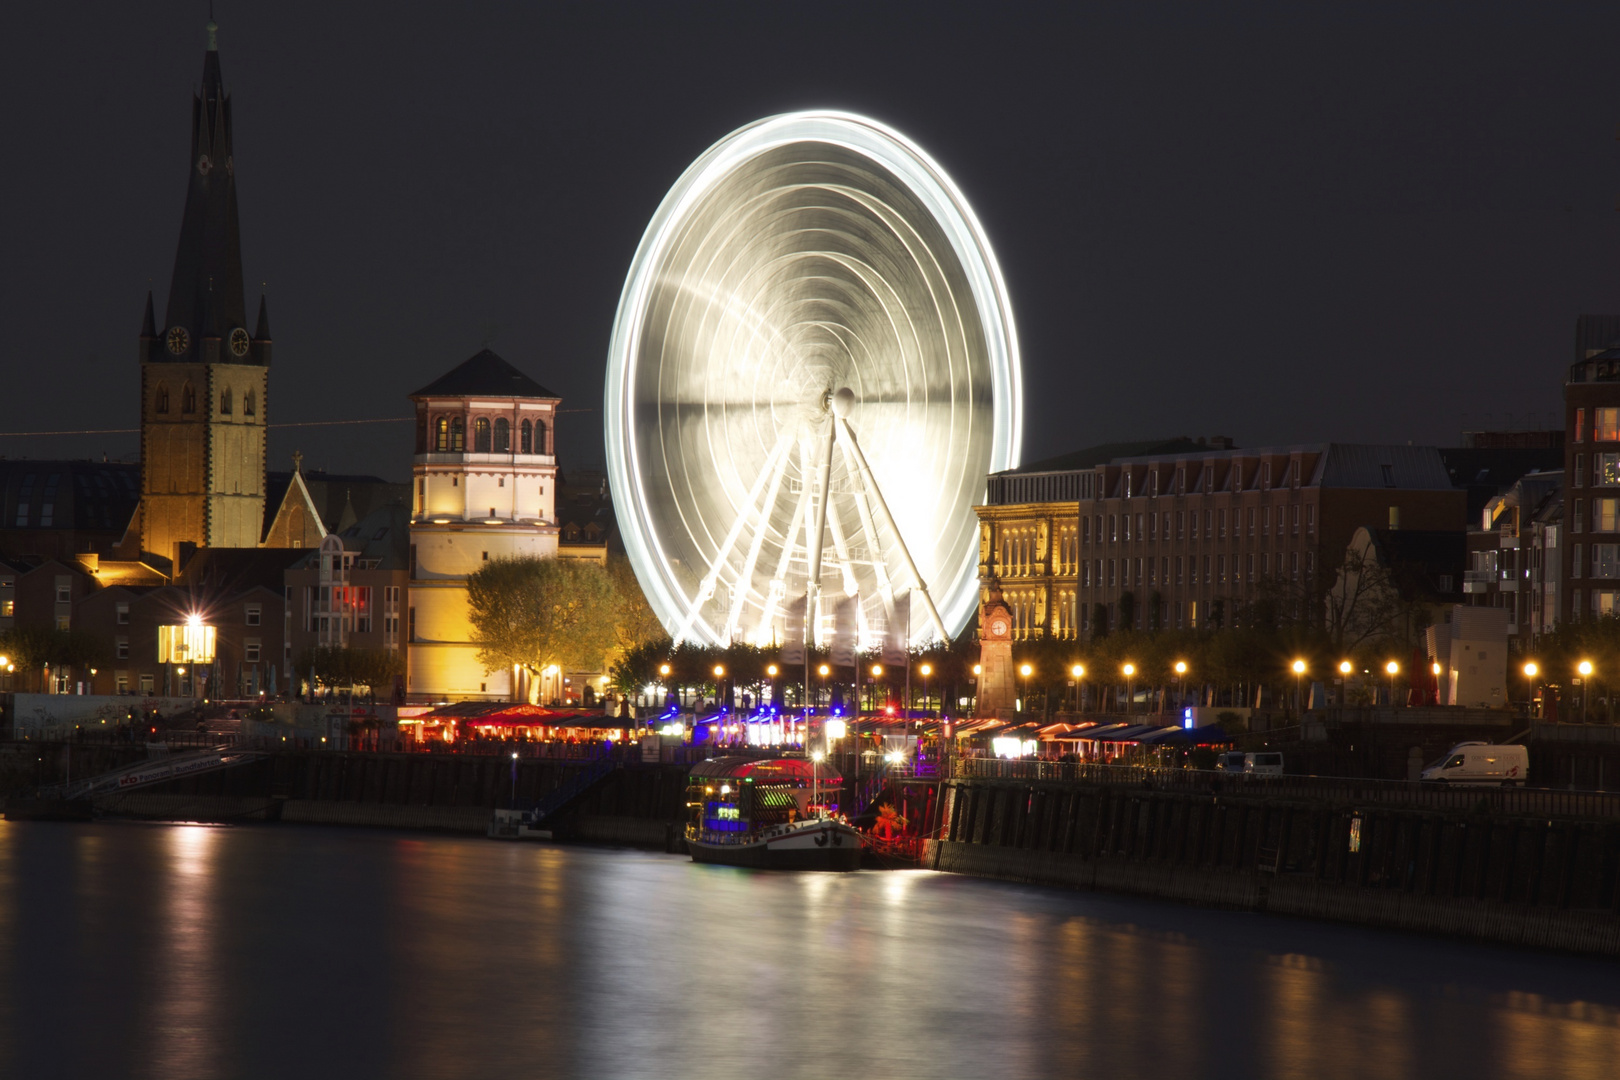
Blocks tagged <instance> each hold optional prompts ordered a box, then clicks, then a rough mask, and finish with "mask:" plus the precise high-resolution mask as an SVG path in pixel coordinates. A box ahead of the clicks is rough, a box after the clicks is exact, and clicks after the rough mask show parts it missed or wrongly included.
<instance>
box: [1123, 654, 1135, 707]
mask: <svg viewBox="0 0 1620 1080" xmlns="http://www.w3.org/2000/svg"><path fill="white" fill-rule="evenodd" d="M1119 670H1120V671H1122V672H1124V674H1125V715H1126V716H1129V715H1131V706H1132V705H1134V704H1136V665H1135V664H1132V663H1129V662H1127V663H1126V664H1125V665H1124V666H1123V667H1121V668H1120V669H1119Z"/></svg>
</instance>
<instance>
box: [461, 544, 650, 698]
mask: <svg viewBox="0 0 1620 1080" xmlns="http://www.w3.org/2000/svg"><path fill="white" fill-rule="evenodd" d="M467 612H468V617H469V618H470V620H471V621H472V626H473V633H474V635H475V636H476V637H477V639H478V660H479V662H480V663H481V664H483V665H484V669H485V670H486V671H497V670H500V669H502V668H510V667H513V666H517V667H521V668H524V669H525V670H527V671H530V672H533V673H535V674H539V673H540V672H541V671H543V670H545V668H546V667H548V666H550V665H553V664H555V665H556V666H557V667H559V668H561V669H562V670H564V671H581V670H584V671H594V670H597V669H599V668H600V667H602V666H603V661H604V659H605V658H606V656H607V654H608V653H609V652H610V651H611V650H613V649H614V648H616V647H618V644H619V636H618V617H619V614H620V598H619V594H618V590H617V589H616V588H615V587H614V583H613V578H612V576H611V575H610V574H609V572H608V570H607V569H606V568H605V567H603V566H600V565H598V564H596V563H593V562H587V561H585V560H582V559H557V558H552V559H541V558H536V557H534V556H520V557H518V558H513V559H493V560H491V561H490V562H489V564H488V565H486V566H484V567H483V568H482V569H480V570H479V571H478V572H477V573H476V574H474V575H472V576H471V577H470V578H468V579H467Z"/></svg>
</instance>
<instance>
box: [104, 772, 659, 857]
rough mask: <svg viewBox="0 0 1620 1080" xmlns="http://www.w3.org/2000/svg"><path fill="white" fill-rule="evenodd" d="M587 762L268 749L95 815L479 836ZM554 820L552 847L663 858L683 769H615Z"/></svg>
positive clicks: (112, 799)
mask: <svg viewBox="0 0 1620 1080" xmlns="http://www.w3.org/2000/svg"><path fill="white" fill-rule="evenodd" d="M590 764H591V763H590V762H588V761H581V760H568V759H549V758H521V759H519V760H518V762H517V763H516V783H515V785H514V783H513V770H514V766H513V762H512V760H511V759H510V758H508V757H501V756H496V755H471V754H469V755H459V754H420V753H400V754H387V753H350V752H344V751H317V750H310V751H299V750H289V751H277V752H274V753H270V754H267V755H266V756H265V757H263V758H261V759H259V760H257V761H253V762H249V763H247V764H245V765H238V766H236V767H234V768H230V769H221V770H219V771H216V772H210V773H201V774H197V775H193V776H186V777H181V778H179V779H176V780H171V781H168V782H166V783H162V784H154V785H152V786H151V787H146V788H140V789H138V790H135V791H129V792H121V793H116V794H109V795H103V796H98V797H97V798H96V800H95V803H96V809H97V810H98V811H100V812H102V813H105V814H110V815H115V816H123V817H135V818H146V819H151V820H161V821H215V822H250V821H296V822H303V823H307V824H324V825H350V826H368V827H377V828H398V829H438V830H445V831H450V832H469V833H482V832H484V830H485V829H486V828H487V827H488V825H489V821H490V815H491V812H492V811H493V810H494V809H496V808H497V807H506V806H509V805H513V804H514V803H515V804H516V805H518V806H528V805H533V804H534V803H536V802H538V801H540V800H541V799H543V798H545V797H546V796H547V795H548V794H550V793H551V792H553V791H555V790H557V789H558V788H560V787H562V786H563V785H565V784H567V783H570V782H571V781H572V780H573V779H574V777H575V776H576V775H577V774H578V772H579V771H580V770H582V769H585V768H588V767H590ZM617 764H618V767H616V768H614V769H613V770H612V771H611V772H609V773H608V774H607V775H606V776H604V777H603V778H602V779H601V780H600V782H598V783H597V784H595V785H594V786H593V787H591V788H590V789H589V790H588V791H587V792H585V793H584V794H583V795H581V796H580V798H579V799H577V800H576V801H575V802H574V803H573V804H572V805H571V806H569V807H567V808H566V809H564V810H563V811H562V812H561V813H560V814H559V815H558V816H557V818H556V820H555V821H554V822H553V830H554V835H555V836H556V838H557V839H559V840H582V841H587V842H592V843H605V844H626V845H634V846H640V847H655V848H660V849H664V850H668V849H669V846H670V839H669V838H670V837H671V836H672V835H675V834H677V833H678V829H675V828H674V826H675V825H676V823H678V822H679V821H680V820H681V818H682V816H683V814H684V806H685V789H686V773H687V766H684V765H664V764H657V763H648V764H643V763H641V762H639V761H633V760H627V761H624V762H620V763H617Z"/></svg>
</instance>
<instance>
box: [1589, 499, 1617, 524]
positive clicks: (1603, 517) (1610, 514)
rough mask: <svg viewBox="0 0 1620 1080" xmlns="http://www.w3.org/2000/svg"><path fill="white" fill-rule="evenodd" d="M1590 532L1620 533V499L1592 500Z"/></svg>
mask: <svg viewBox="0 0 1620 1080" xmlns="http://www.w3.org/2000/svg"><path fill="white" fill-rule="evenodd" d="M1592 531H1593V532H1620V499H1593V500H1592Z"/></svg>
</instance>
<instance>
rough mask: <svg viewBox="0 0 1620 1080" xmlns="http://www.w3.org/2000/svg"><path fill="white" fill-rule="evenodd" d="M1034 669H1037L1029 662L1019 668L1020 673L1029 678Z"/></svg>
mask: <svg viewBox="0 0 1620 1080" xmlns="http://www.w3.org/2000/svg"><path fill="white" fill-rule="evenodd" d="M1034 670H1035V669H1034V668H1032V667H1030V666H1029V665H1028V664H1025V665H1023V666H1022V667H1020V668H1019V669H1018V674H1020V675H1022V676H1023V677H1024V678H1026V679H1027V678H1029V675H1030V672H1032V671H1034Z"/></svg>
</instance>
